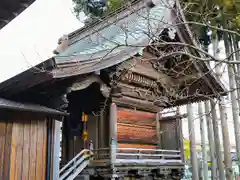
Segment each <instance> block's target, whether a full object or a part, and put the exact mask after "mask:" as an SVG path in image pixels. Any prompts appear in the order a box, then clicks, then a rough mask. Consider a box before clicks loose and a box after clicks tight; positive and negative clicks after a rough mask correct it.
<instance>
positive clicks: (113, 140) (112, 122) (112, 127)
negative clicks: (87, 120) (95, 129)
mask: <svg viewBox="0 0 240 180" xmlns="http://www.w3.org/2000/svg"><path fill="white" fill-rule="evenodd" d="M109 118H110V119H109V138H110V139H109V144H110V149H111V150H110V159H111V169H112V171H113V172H112V177H111V179H115V175H116V173H115V170H114V169H115V168H114V165H115V161H116V152H117V149H116V148H117V105H116V104H115V103H112V104H111V106H110V114H109Z"/></svg>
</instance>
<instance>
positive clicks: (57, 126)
mask: <svg viewBox="0 0 240 180" xmlns="http://www.w3.org/2000/svg"><path fill="white" fill-rule="evenodd" d="M60 135H61V122H60V121H56V120H55V122H54V143H53V180H58V179H59V169H60V167H59V165H60V159H59V154H60Z"/></svg>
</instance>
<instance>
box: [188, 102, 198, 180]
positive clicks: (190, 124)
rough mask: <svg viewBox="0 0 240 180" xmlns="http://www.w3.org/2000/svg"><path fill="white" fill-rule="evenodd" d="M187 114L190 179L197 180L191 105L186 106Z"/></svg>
mask: <svg viewBox="0 0 240 180" xmlns="http://www.w3.org/2000/svg"><path fill="white" fill-rule="evenodd" d="M187 113H188V133H189V140H190V152H191V164H192V179H194V180H199V175H198V159H197V150H196V138H195V127H194V118H193V109H192V105H191V104H188V105H187Z"/></svg>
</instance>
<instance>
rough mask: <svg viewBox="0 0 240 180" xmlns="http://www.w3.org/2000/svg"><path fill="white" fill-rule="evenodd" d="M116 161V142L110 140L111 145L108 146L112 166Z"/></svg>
mask: <svg viewBox="0 0 240 180" xmlns="http://www.w3.org/2000/svg"><path fill="white" fill-rule="evenodd" d="M116 159H117V147H116V141H115V139H113V138H112V139H111V144H110V160H111V164H114V163H115V162H116Z"/></svg>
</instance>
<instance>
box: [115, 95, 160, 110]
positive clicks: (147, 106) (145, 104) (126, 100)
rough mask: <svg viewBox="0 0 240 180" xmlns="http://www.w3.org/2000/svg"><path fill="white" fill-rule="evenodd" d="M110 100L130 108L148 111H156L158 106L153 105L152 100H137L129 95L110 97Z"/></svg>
mask: <svg viewBox="0 0 240 180" xmlns="http://www.w3.org/2000/svg"><path fill="white" fill-rule="evenodd" d="M112 101H113V102H115V103H116V104H117V105H118V106H121V107H126V108H131V109H139V110H143V111H149V112H154V113H156V112H158V110H159V107H158V106H155V105H153V102H150V101H146V100H145V101H144V100H139V99H135V98H131V97H126V96H122V97H112Z"/></svg>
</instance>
